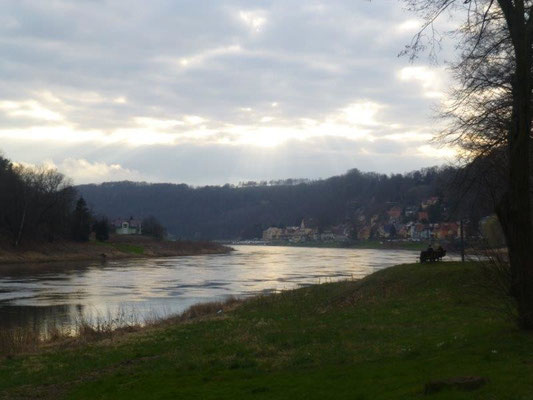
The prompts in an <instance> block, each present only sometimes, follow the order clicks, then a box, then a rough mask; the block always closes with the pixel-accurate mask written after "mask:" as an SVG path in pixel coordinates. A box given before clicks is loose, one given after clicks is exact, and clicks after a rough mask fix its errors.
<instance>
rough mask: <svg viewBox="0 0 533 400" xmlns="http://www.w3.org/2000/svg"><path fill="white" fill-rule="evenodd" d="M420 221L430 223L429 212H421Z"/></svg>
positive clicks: (419, 214)
mask: <svg viewBox="0 0 533 400" xmlns="http://www.w3.org/2000/svg"><path fill="white" fill-rule="evenodd" d="M418 221H419V222H428V221H429V215H428V212H427V211H420V212H419V213H418Z"/></svg>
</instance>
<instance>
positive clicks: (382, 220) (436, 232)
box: [263, 197, 468, 244]
mask: <svg viewBox="0 0 533 400" xmlns="http://www.w3.org/2000/svg"><path fill="white" fill-rule="evenodd" d="M442 208H443V207H442V206H441V204H440V201H439V198H438V197H431V198H429V199H427V200H425V201H424V202H422V203H421V204H420V205H418V206H408V207H402V206H399V205H394V206H391V207H390V208H388V209H387V210H386V211H384V212H381V213H375V214H371V215H370V216H368V215H366V214H365V210H364V209H358V210H356V211H355V213H354V215H353V217H352V218H351V219H350V220H349V221H347V222H345V223H342V224H338V225H334V226H328V227H325V228H323V229H320V226H319V224H318V223H317V221H315V220H314V219H312V218H308V219H303V220H302V222H301V224H300V225H299V226H289V227H269V228H268V229H266V230H265V231H264V232H263V241H265V242H268V243H283V242H286V243H295V244H296V243H307V242H340V243H342V242H350V241H368V240H399V241H413V242H421V241H446V242H451V241H454V240H458V239H460V237H461V223H460V221H451V222H450V221H446V222H443V221H435V220H434V219H435V217H434V216H431V215H430V214H431V212H432V210H435V209H442ZM439 216H440V213H439ZM463 225H464V226H463V228H465V229H466V225H468V221H466V222H464V224H463Z"/></svg>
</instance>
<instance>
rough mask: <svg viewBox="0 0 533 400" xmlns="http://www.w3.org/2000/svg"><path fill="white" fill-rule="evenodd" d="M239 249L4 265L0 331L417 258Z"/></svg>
mask: <svg viewBox="0 0 533 400" xmlns="http://www.w3.org/2000/svg"><path fill="white" fill-rule="evenodd" d="M234 248H235V250H236V251H235V252H232V253H230V254H223V255H202V256H192V257H173V258H158V259H130V260H117V261H107V262H104V263H101V262H75V263H53V264H19V265H0V329H6V328H13V327H24V326H29V325H31V326H32V327H34V328H37V329H41V328H42V327H44V326H46V325H49V324H54V325H61V326H69V325H72V324H74V323H75V321H77V320H78V321H79V320H80V319H84V320H88V321H95V320H97V319H101V320H106V319H109V318H117V316H118V315H121V318H123V319H124V321H125V322H127V321H126V320H127V318H131V319H132V320H135V321H136V322H142V321H144V320H146V319H152V318H159V317H164V316H168V315H171V314H175V313H179V312H181V311H183V310H185V309H186V308H187V307H189V306H191V305H193V304H195V303H199V302H206V301H213V300H222V299H224V298H227V297H229V296H238V297H244V296H250V295H255V294H259V293H271V292H276V291H280V290H286V289H293V288H296V287H299V286H303V285H309V284H316V283H321V282H326V281H335V280H339V279H351V278H354V279H357V278H362V277H364V276H366V275H368V274H371V273H372V272H374V271H377V270H379V269H382V268H386V267H389V266H392V265H395V264H401V263H412V262H415V261H416V259H417V256H418V253H417V252H415V251H408V250H365V249H324V248H299V247H274V246H234Z"/></svg>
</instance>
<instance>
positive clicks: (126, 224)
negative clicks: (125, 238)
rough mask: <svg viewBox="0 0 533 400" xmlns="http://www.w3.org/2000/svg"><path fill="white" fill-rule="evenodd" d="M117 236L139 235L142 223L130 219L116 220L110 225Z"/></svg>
mask: <svg viewBox="0 0 533 400" xmlns="http://www.w3.org/2000/svg"><path fill="white" fill-rule="evenodd" d="M111 224H112V225H113V228H114V229H115V233H116V234H117V235H141V234H142V222H141V221H140V220H138V219H134V218H133V217H130V218H129V219H122V218H118V219H116V220H114V221H113V222H112V223H111Z"/></svg>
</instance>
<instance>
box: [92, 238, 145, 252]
mask: <svg viewBox="0 0 533 400" xmlns="http://www.w3.org/2000/svg"><path fill="white" fill-rule="evenodd" d="M94 243H97V244H99V245H101V246H107V247H113V248H115V249H117V250H118V251H122V252H124V253H130V254H137V255H142V254H144V247H143V246H139V245H134V244H129V243H112V242H98V241H95V242H94Z"/></svg>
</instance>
